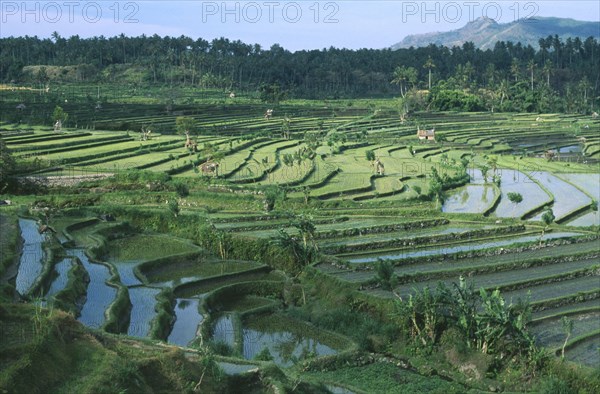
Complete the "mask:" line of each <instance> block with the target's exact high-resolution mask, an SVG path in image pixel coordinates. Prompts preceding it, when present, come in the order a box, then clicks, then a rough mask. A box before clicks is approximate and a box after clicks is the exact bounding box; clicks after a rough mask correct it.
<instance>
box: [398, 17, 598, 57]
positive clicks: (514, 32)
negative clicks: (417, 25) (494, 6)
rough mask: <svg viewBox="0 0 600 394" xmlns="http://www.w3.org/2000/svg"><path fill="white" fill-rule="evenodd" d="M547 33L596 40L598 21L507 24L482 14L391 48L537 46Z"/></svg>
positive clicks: (540, 20)
mask: <svg viewBox="0 0 600 394" xmlns="http://www.w3.org/2000/svg"><path fill="white" fill-rule="evenodd" d="M549 35H551V36H554V35H558V36H559V38H561V39H562V40H565V39H566V38H568V37H571V38H575V37H579V38H581V39H586V38H587V37H590V36H592V37H594V38H596V39H600V22H588V21H578V20H575V19H570V18H557V17H535V18H528V19H519V20H516V21H514V22H509V23H498V22H496V21H495V20H493V19H491V18H488V17H485V16H482V17H479V18H477V19H474V20H472V21H469V22H468V23H467V24H466V25H464V26H463V27H461V28H459V29H455V30H450V31H447V32H430V33H424V34H414V35H408V36H406V37H404V39H403V40H402V41H400V42H397V43H396V44H394V45H392V46H391V49H394V50H395V49H400V48H410V47H411V46H412V47H425V46H428V45H430V44H434V45H443V46H447V47H453V46H462V45H463V44H464V43H465V42H473V44H475V46H476V47H478V48H481V49H492V48H493V47H494V45H495V44H496V42H497V41H506V42H508V41H511V42H514V43H517V42H520V43H521V44H523V45H524V46H526V45H531V46H532V47H533V48H535V49H538V48H539V40H540V39H541V38H546V37H548V36H549Z"/></svg>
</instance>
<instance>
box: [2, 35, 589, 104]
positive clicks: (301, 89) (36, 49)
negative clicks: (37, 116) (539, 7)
mask: <svg viewBox="0 0 600 394" xmlns="http://www.w3.org/2000/svg"><path fill="white" fill-rule="evenodd" d="M399 68H400V69H401V70H402V71H403V72H407V73H408V74H407V75H408V76H409V78H406V79H403V80H400V81H401V83H399V80H397V79H396V77H397V75H396V74H395V73H397V71H398V69H399ZM599 70H600V45H599V43H598V41H597V40H596V39H594V38H593V37H589V38H587V39H580V38H567V39H566V40H562V39H561V38H559V37H558V36H548V37H546V38H541V39H540V40H539V49H535V48H533V47H532V46H530V45H527V46H523V45H522V44H520V43H512V42H503V41H499V42H497V43H496V45H495V47H494V48H493V49H487V50H481V49H479V48H476V47H475V46H474V44H473V43H471V42H467V43H465V44H463V45H462V46H460V47H459V46H455V47H452V48H447V47H443V46H436V45H433V44H431V45H429V46H427V47H422V48H408V49H398V50H392V49H359V50H349V49H337V48H333V47H332V48H328V49H322V50H302V51H296V52H290V51H288V50H286V49H284V48H282V47H281V46H280V45H277V44H275V45H273V46H271V47H270V48H268V49H265V48H262V47H261V46H260V45H258V44H246V43H243V42H241V41H239V40H236V41H231V40H229V39H227V38H219V39H214V40H212V41H210V42H209V41H207V40H204V39H201V38H200V39H197V40H194V39H192V38H190V37H185V36H181V37H168V36H167V37H160V36H158V35H153V36H144V35H142V36H139V37H126V36H124V35H120V36H116V37H109V38H106V37H104V36H100V37H93V38H85V39H84V38H81V37H79V36H72V37H69V38H64V37H61V36H60V35H59V34H58V33H54V34H53V35H52V37H51V38H48V39H41V38H38V37H29V36H25V37H8V38H3V39H0V81H2V82H4V83H11V82H12V83H16V84H23V83H29V84H48V83H51V82H102V83H129V84H134V85H135V84H139V85H141V84H144V85H148V84H150V85H152V84H157V85H163V84H169V85H171V86H173V85H178V86H193V87H199V88H218V89H224V90H226V89H232V90H233V89H235V90H237V91H257V92H258V91H260V90H261V88H263V90H264V86H278V87H280V88H281V90H282V92H285V94H286V97H289V98H350V97H367V96H368V97H393V96H399V95H402V96H403V98H405V99H411V97H413V99H414V97H416V96H419V97H420V96H422V95H416V94H414V93H415V92H418V91H421V90H426V91H427V93H428V103H429V105H430V107H431V108H432V109H457V110H460V109H462V110H465V109H466V110H483V109H487V110H499V111H503V110H504V111H539V112H544V111H564V112H573V111H577V112H586V111H587V112H589V111H592V110H593V108H595V106H596V105H597V101H598V96H599V92H598V90H599V89H598V88H599V84H600V71H599ZM411 91H412V93H413V94H412V95H411ZM406 93H408V95H407V94H406ZM457 100H458V102H459V105H458V107H456V103H455V102H456V101H457ZM455 107H456V108H455Z"/></svg>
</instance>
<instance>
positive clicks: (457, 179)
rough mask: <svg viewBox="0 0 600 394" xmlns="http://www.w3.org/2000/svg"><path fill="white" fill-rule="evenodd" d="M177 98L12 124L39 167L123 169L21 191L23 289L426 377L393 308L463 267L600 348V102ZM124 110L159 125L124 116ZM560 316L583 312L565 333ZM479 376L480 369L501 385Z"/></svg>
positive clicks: (237, 365) (187, 331) (113, 318)
mask: <svg viewBox="0 0 600 394" xmlns="http://www.w3.org/2000/svg"><path fill="white" fill-rule="evenodd" d="M105 110H106V111H109V110H111V109H110V108H109V107H105V108H103V111H105ZM180 110H181V111H180V112H181V113H178V114H170V115H164V114H157V113H156V112H155V111H154V112H153V111H152V108H151V107H144V106H140V107H139V108H138V110H137V111H130V112H120V113H117V112H116V111H117V110H116V108H113V109H112V111H115V112H114V113H113V116H106V117H103V115H102V116H101V115H98V117H97V118H96V120H95V126H96V128H95V130H89V129H87V130H66V131H63V132H60V133H56V132H53V131H48V130H43V129H41V128H39V127H36V128H30V129H29V128H26V127H21V126H20V127H15V126H14V125H2V126H1V129H0V133H1V136H2V139H3V140H4V142H5V143H6V146H7V148H8V150H9V151H10V152H11V153H12V155H13V156H14V157H15V158H17V160H18V161H19V163H20V164H21V165H22V168H26V171H24V172H23V173H21V174H19V175H20V176H22V177H27V178H28V179H29V180H32V179H33V180H36V181H39V182H41V183H43V182H45V177H49V176H55V177H59V178H58V179H63V180H68V179H69V178H76V177H77V176H88V175H96V174H102V175H104V176H112V177H111V178H107V179H100V180H99V179H93V180H92V179H91V178H90V179H89V180H88V182H87V183H85V184H80V185H79V186H70V185H66V186H64V187H62V188H49V189H44V190H45V191H46V192H47V195H37V196H34V195H26V196H6V199H11V200H12V199H14V200H15V202H16V204H15V205H16V207H15V206H13V207H10V208H8V209H9V211H7V212H9V215H8V216H0V218H2V221H3V222H2V224H3V226H2V228H3V229H4V227H6V228H7V229H8V228H13V229H16V228H18V230H19V233H20V235H21V238H22V239H23V242H22V245H21V246H22V247H21V249H20V257H19V261H18V262H16V263H15V264H13V265H12V266H10V267H9V266H8V265H10V262H8V263H5V262H4V259H2V260H1V261H2V262H3V264H4V265H3V276H6V277H8V280H9V282H10V283H13V284H14V287H15V289H16V291H17V292H18V295H17V297H23V298H24V299H27V300H29V301H31V302H37V303H38V304H37V305H43V306H50V305H53V307H57V308H60V309H63V310H66V311H69V312H70V313H71V314H72V315H73V316H74V317H75V318H76V319H77V320H79V321H80V322H81V323H83V324H84V325H85V326H87V327H90V328H93V329H96V330H101V331H104V332H109V333H117V334H124V335H128V336H130V337H134V338H142V339H152V340H156V341H163V342H166V343H167V344H170V345H172V346H179V347H182V348H185V349H188V348H197V349H210V351H211V352H213V353H214V354H215V355H217V361H218V363H219V364H220V365H221V368H222V369H223V370H224V371H225V372H226V373H231V374H233V375H236V374H240V373H241V374H242V375H243V376H244V374H246V373H254V372H248V371H253V370H254V369H256V368H258V370H259V371H264V370H265V368H269V366H272V365H276V366H277V367H278V368H281V370H282V371H284V372H283V374H284V375H285V376H286V377H287V378H290V379H295V378H298V381H301V380H302V381H303V382H305V383H307V384H308V382H312V383H314V382H317V383H319V384H324V385H327V387H330V388H329V390H332V391H335V390H338V391H340V392H345V391H343V390H347V391H350V392H363V391H365V388H364V386H363V385H361V383H360V382H358V381H357V380H356V379H354V378H353V377H352V376H353V374H354V373H355V372H356V371H354V370H353V369H352V368H354V367H355V366H358V364H357V365H355V364H351V363H350V360H356V359H360V360H363V361H361V362H362V363H363V364H361V365H360V366H362V367H364V368H365V370H371V369H373V370H377V371H379V372H381V371H387V370H388V368H392V369H394V370H395V371H396V373H397V374H400V375H402V376H403V377H402V379H403V381H406V382H411V384H413V383H414V384H415V385H417V386H419V385H421V384H423V385H426V384H425V383H424V381H425V380H427V379H430V378H426V377H425V375H432V373H431V371H429V372H428V371H427V369H426V368H425V367H423V366H411V365H410V363H405V361H404V360H402V359H397V358H395V359H394V358H389V359H388V358H386V357H387V354H389V353H390V349H389V348H388V347H386V346H388V345H387V343H388V342H389V341H388V339H389V338H393V337H397V336H399V335H400V334H399V333H398V328H397V327H391V328H390V326H389V325H387V324H388V323H389V321H395V320H394V317H393V316H395V315H394V312H393V311H394V310H395V309H394V308H396V306H397V305H398V303H406V302H409V300H411V299H412V298H413V297H417V296H418V295H419V294H422V293H423V292H424V290H425V289H431V290H433V289H435V288H436V287H438V286H439V284H440V283H441V284H443V285H445V286H446V288H450V289H452V288H455V286H456V285H458V284H459V283H461V280H466V281H468V282H469V283H472V284H473V286H474V287H475V288H477V289H479V288H481V289H484V290H486V291H489V292H492V291H494V290H500V291H501V294H502V296H503V297H504V299H505V300H506V303H507V304H514V305H517V304H519V303H520V302H521V301H528V302H529V303H530V305H531V306H532V309H533V321H532V322H531V324H530V331H531V333H532V335H533V336H534V338H535V342H536V343H537V344H538V345H539V346H543V347H546V348H547V349H549V350H550V351H551V352H553V353H554V354H555V355H557V356H561V355H562V351H563V349H564V353H565V354H564V356H565V358H566V359H567V360H571V361H573V362H574V363H576V364H579V365H587V366H592V367H593V366H595V365H597V364H598V362H600V359H598V352H597V349H598V346H600V336H599V334H598V326H597V325H596V324H594V323H595V321H596V320H597V314H598V309H599V308H600V303H599V302H600V277H599V273H600V266H599V261H600V259H599V258H600V252H599V250H600V240H599V234H598V226H599V225H600V220H599V216H598V200H599V199H600V195H599V194H598V190H600V171H599V170H598V163H599V162H598V159H599V158H598V155H597V153H598V152H597V150H595V148H594V146H596V145H597V142H598V141H597V135H598V134H599V132H600V122H599V121H598V120H595V119H592V118H587V117H576V116H570V115H558V114H555V115H554V114H549V115H540V116H531V115H520V114H488V113H469V114H457V113H417V114H414V115H412V116H413V118H411V119H409V120H407V121H405V122H400V120H399V119H398V114H397V112H395V111H394V110H392V109H390V108H389V107H385V108H383V109H382V110H379V111H373V110H372V109H366V108H356V107H353V108H350V107H345V108H337V109H332V108H323V106H320V105H316V104H311V105H304V106H302V105H298V106H290V107H289V108H288V107H285V106H281V107H279V108H276V110H275V115H274V116H273V117H272V118H271V119H265V118H264V117H263V116H262V112H263V109H262V108H260V107H259V106H258V105H236V106H233V105H231V106H229V105H228V106H217V107H216V108H215V107H210V106H206V107H203V106H191V105H190V106H189V107H186V108H181V109H180ZM284 114H285V115H284ZM181 115H186V116H192V117H194V119H195V120H196V122H197V123H198V124H199V129H200V134H199V135H198V136H195V137H194V139H195V141H196V143H197V150H196V151H192V150H189V149H187V148H185V147H184V143H185V137H183V136H180V135H175V134H174V124H175V118H176V117H177V116H181ZM81 116H82V117H83V116H84V114H81ZM284 116H285V117H287V119H288V120H285V119H284ZM125 124H128V125H142V124H143V125H149V124H152V125H154V127H155V129H156V130H159V131H161V132H160V133H159V132H154V133H153V134H152V137H151V138H150V139H146V140H143V139H140V136H139V135H138V134H137V133H134V132H127V131H118V130H117V131H115V130H114V129H119V128H122V126H123V125H125ZM136 127H137V126H136ZM101 128H105V129H106V130H101ZM417 128H427V129H431V128H434V129H435V132H436V139H437V142H424V141H419V140H418V138H417V137H416V135H415V134H416V129H417ZM595 144H596V145H595ZM549 152H552V153H549ZM209 164H212V165H215V169H214V170H211V171H208V170H206V165H209ZM378 164H379V165H378ZM60 177H63V178H60ZM516 194H518V195H519V196H520V199H519V198H516V197H515V195H516ZM19 206H22V207H20V208H19ZM2 209H4V208H2ZM550 213H552V214H551V215H550ZM17 214H19V215H17ZM9 218H10V220H12V222H10V223H12V224H10V223H9ZM36 220H38V222H37V223H36ZM42 223H44V224H42ZM43 225H45V226H49V227H50V228H51V230H49V231H46V232H45V234H44V235H41V234H40V230H41V229H42V227H41V226H43ZM11 226H12V227H11ZM44 228H47V227H44ZM2 231H3V233H8V230H2ZM13 232H14V231H13ZM8 244H10V242H9V243H8ZM15 245H16V241H15ZM284 251H285V253H284ZM290 256H291V257H290ZM298 262H301V263H298ZM294 263H296V264H294ZM386 267H387V271H386ZM4 272H5V274H4ZM386 272H387V273H386ZM334 293H339V294H334ZM324 294H325V295H326V296H327V297H328V300H327V302H328V303H325V301H324V300H321V299H320V297H321V296H323V295H324ZM332 305H334V307H333V309H331V308H332ZM330 309H331V310H330ZM340 311H343V312H344V313H346V312H347V313H348V314H349V315H351V316H352V317H353V319H350V320H344V318H345V316H346V315H345V314H344V313H342V312H340ZM335 313H339V314H340V315H335ZM373 316H378V317H377V319H381V321H382V322H385V323H381V324H379V323H377V324H371V323H372V322H373V321H374V320H373V319H374V318H373ZM381 316H384V317H381ZM390 316H392V317H390ZM563 321H572V322H573V329H572V332H570V333H569V335H568V337H567V335H566V334H565V332H564V331H561V330H562V328H561V327H562V326H561V324H562V322H563ZM390 324H392V323H390ZM361 330H364V331H361ZM364 352H366V353H364ZM211 354H212V353H211ZM365 354H376V356H365ZM363 357H367V358H366V359H364V358H363ZM368 357H374V358H368ZM448 357H450V356H448ZM352 362H354V361H352ZM357 363H358V362H357ZM11 365H12V364H11ZM19 365H20V364H19ZM19 365H17V364H14V367H15V368H17V367H19ZM449 368H450V367H449ZM450 369H451V368H450ZM455 370H460V367H456V368H455ZM352 371H354V372H352ZM446 372H447V371H440V375H442V377H440V378H439V379H438V378H435V380H434V381H435V385H436V387H438V388H439V387H441V388H443V389H444V390H446V391H448V390H449V391H450V392H462V391H461V389H464V387H463V386H461V385H462V384H467V383H466V382H467V380H465V379H463V378H461V377H458V376H459V373H458V372H457V373H456V374H453V373H450V372H448V373H446ZM463 372H464V371H463ZM259 373H261V372H259ZM304 373H305V374H304ZM461 373H462V372H461ZM348 374H350V375H351V376H349V375H348ZM484 375H485V374H484ZM298 376H302V378H299V377H298ZM386 376H387V375H386ZM394 379H396V378H390V381H385V382H384V383H382V387H393V386H394ZM431 379H433V378H431ZM375 380H376V379H375ZM474 380H475V381H479V383H475V386H468V387H474V388H477V389H481V388H482V387H483V388H484V389H485V390H487V389H488V388H489V386H487V387H484V386H486V383H485V381H484V380H478V379H474ZM482 382H483V383H482ZM386 384H389V385H388V386H386ZM468 384H471V383H468ZM419 387H425V386H419ZM361 390H362V391H361ZM381 392H386V390H385V389H383V390H382V391H381Z"/></svg>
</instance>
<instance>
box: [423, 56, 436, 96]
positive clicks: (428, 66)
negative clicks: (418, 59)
mask: <svg viewBox="0 0 600 394" xmlns="http://www.w3.org/2000/svg"><path fill="white" fill-rule="evenodd" d="M423 68H426V69H427V70H428V71H429V83H428V85H427V86H428V87H427V89H428V90H431V69H432V68H435V63H433V60H432V59H431V56H429V57H428V58H427V61H426V62H425V64H424V65H423Z"/></svg>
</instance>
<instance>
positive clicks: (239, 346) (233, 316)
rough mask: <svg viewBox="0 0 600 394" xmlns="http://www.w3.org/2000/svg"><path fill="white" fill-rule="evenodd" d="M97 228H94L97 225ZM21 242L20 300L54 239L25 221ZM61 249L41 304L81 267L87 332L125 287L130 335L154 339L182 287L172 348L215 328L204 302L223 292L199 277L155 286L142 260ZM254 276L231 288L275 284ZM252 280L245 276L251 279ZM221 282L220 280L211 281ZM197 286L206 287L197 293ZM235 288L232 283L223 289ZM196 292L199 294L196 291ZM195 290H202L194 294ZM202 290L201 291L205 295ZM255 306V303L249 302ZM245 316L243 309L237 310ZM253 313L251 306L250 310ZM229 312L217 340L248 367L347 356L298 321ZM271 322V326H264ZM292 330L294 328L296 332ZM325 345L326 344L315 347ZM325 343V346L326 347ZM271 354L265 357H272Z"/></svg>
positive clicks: (217, 320) (262, 301)
mask: <svg viewBox="0 0 600 394" xmlns="http://www.w3.org/2000/svg"><path fill="white" fill-rule="evenodd" d="M94 223H95V224H97V222H93V223H92V224H94ZM19 225H20V228H21V236H22V238H23V240H24V243H23V245H24V247H23V254H22V256H21V259H20V265H19V269H18V274H17V283H18V291H19V293H20V294H21V295H24V296H25V295H31V294H32V293H31V289H33V288H35V283H36V281H38V280H39V278H40V275H41V274H42V272H43V269H44V266H45V264H46V263H47V262H45V256H46V255H45V253H44V242H45V241H47V240H48V238H49V235H43V234H40V233H39V231H38V224H37V223H36V221H34V220H31V219H19ZM57 239H59V240H60V241H62V242H61V243H62V245H63V253H64V255H65V257H64V258H62V259H61V260H60V261H59V262H58V263H56V264H55V265H54V267H53V269H54V270H55V274H54V275H53V278H54V279H53V280H52V281H51V283H50V285H49V286H48V290H47V291H46V292H45V294H44V299H43V300H42V302H43V303H44V304H49V303H50V302H51V301H50V300H51V299H52V296H54V295H56V294H58V293H60V292H61V291H62V290H64V289H65V288H66V287H67V286H68V280H69V271H70V270H71V269H73V268H74V267H75V266H77V265H78V264H80V266H82V267H83V268H84V269H85V271H86V272H87V274H88V276H89V282H88V283H87V293H86V296H85V297H83V298H82V299H81V300H80V305H79V307H80V308H79V310H78V312H77V319H78V320H79V321H80V322H81V323H83V324H84V325H86V326H88V327H90V328H94V329H104V328H106V324H107V320H108V318H109V310H110V308H112V307H113V305H114V302H115V300H116V299H117V295H118V292H119V291H120V290H119V287H125V288H126V289H127V292H128V295H129V301H130V303H131V310H130V313H129V326H128V328H127V330H126V331H124V332H123V333H125V332H126V333H127V335H130V336H134V337H140V338H145V337H149V336H150V330H151V327H152V321H153V319H155V318H156V315H157V310H156V309H157V308H156V307H157V302H158V301H157V298H156V297H157V295H159V293H161V291H163V290H164V289H166V288H177V287H178V286H182V285H186V284H190V285H193V286H192V290H188V291H186V292H182V293H186V294H185V295H177V296H176V298H175V305H174V310H173V313H174V315H175V321H174V323H173V325H172V327H171V329H170V332H169V333H168V335H167V336H166V340H167V342H168V343H171V344H173V345H177V346H182V347H187V346H190V345H192V344H193V343H194V341H196V340H197V338H198V337H199V336H200V335H199V334H200V333H201V331H202V323H203V322H205V321H206V320H208V318H209V317H211V316H210V314H209V313H208V312H206V311H204V310H203V307H202V302H203V299H204V298H205V296H207V295H208V294H210V290H206V289H211V287H212V290H214V289H216V288H218V287H217V286H216V285H215V284H214V283H212V284H210V285H208V287H206V289H205V290H202V289H203V287H202V285H201V284H202V279H203V278H202V277H201V276H197V275H192V276H184V277H179V278H177V279H171V280H166V281H165V280H162V281H161V280H156V281H153V280H150V281H147V282H146V283H144V282H142V281H141V280H140V279H139V278H138V277H137V276H136V274H135V268H136V266H139V265H140V264H142V263H143V262H144V261H142V260H118V259H115V258H114V257H109V258H108V259H107V261H106V262H104V261H102V262H101V261H95V260H93V259H92V258H90V256H89V255H88V252H87V251H86V249H84V248H82V247H81V245H78V246H77V247H67V245H69V244H70V243H68V239H67V238H65V237H64V236H60V237H57ZM253 267H254V268H253V270H254V271H257V272H253V273H250V274H246V275H245V273H244V272H241V273H240V274H239V275H238V274H230V275H234V276H235V275H238V276H237V277H234V278H231V279H230V280H229V282H231V281H233V282H235V281H236V280H237V281H241V280H244V278H246V279H247V278H253V279H261V278H271V276H270V274H269V273H264V272H261V270H263V268H264V266H259V267H258V269H257V268H256V264H254V265H253ZM244 275H245V276H244ZM212 279H214V277H213V278H212ZM198 283H200V285H198V286H196V285H197V284H198ZM227 283H228V282H227V281H225V282H224V284H227ZM194 286H196V287H194ZM194 289H195V290H194ZM198 289H200V290H198ZM247 298H249V297H247ZM244 302H245V303H246V304H250V303H253V304H254V305H259V306H261V305H263V306H264V305H267V304H269V303H273V302H274V301H272V300H268V299H266V298H261V297H254V298H251V299H244V300H243V301H242V302H241V304H243V303H244ZM237 307H239V308H240V309H241V310H242V311H243V310H244V306H243V305H238V306H237ZM246 308H247V309H251V308H248V305H246ZM229 309H231V311H230V312H225V313H217V314H216V315H215V316H214V319H213V321H212V322H211V323H210V324H211V327H210V328H209V331H210V332H211V338H210V340H212V341H213V342H215V343H225V344H227V345H228V346H230V347H231V348H233V349H236V350H238V353H239V354H241V355H242V356H243V358H245V359H247V360H253V359H254V358H255V357H256V356H257V355H259V353H262V352H265V351H266V350H268V352H269V354H270V355H271V357H272V359H273V361H274V362H275V363H276V364H278V365H280V366H283V367H289V366H291V365H293V364H294V363H295V362H296V361H298V360H301V359H303V358H305V357H309V356H311V357H312V356H322V355H331V354H335V353H337V352H338V350H341V349H342V348H345V347H346V346H347V344H344V345H343V346H340V341H339V338H328V337H327V335H325V336H324V337H322V336H320V335H317V333H315V332H311V330H310V329H307V327H305V326H304V323H303V322H299V321H294V322H288V324H284V325H282V324H281V321H282V318H281V317H277V316H276V317H272V316H271V315H261V316H260V318H255V317H254V316H252V315H251V316H249V317H248V318H247V319H246V318H244V319H243V320H242V319H240V318H239V310H238V309H235V307H234V308H229ZM265 322H267V323H266V324H265ZM290 327H291V328H290ZM316 337H319V339H316ZM323 338H324V339H323ZM265 349H266V350H265ZM222 367H223V368H224V370H225V372H226V373H230V374H233V373H241V372H244V371H247V370H249V369H252V368H255V367H256V365H254V364H239V365H238V364H235V363H223V365H222Z"/></svg>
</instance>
